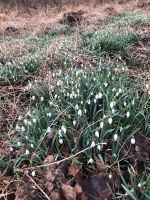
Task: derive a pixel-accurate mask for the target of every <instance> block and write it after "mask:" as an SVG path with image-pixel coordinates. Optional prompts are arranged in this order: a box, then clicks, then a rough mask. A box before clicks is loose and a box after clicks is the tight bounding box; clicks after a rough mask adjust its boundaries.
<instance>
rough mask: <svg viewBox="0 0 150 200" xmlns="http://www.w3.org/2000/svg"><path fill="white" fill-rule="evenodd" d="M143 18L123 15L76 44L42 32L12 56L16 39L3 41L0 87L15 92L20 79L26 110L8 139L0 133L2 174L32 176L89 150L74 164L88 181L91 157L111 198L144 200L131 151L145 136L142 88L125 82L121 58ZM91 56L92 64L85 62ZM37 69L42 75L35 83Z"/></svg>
mask: <svg viewBox="0 0 150 200" xmlns="http://www.w3.org/2000/svg"><path fill="white" fill-rule="evenodd" d="M148 18H149V15H145V14H137V13H131V14H130V13H126V14H122V15H119V16H117V17H114V18H113V19H111V20H106V21H105V22H104V23H103V24H102V27H100V28H99V30H98V31H96V32H84V31H83V32H82V33H81V35H80V36H78V37H77V36H76V35H75V34H74V33H72V34H71V35H70V36H69V35H68V34H67V33H68V29H67V28H66V27H65V28H60V29H55V30H45V31H43V32H42V33H41V35H40V36H37V37H34V36H26V37H22V38H20V41H19V46H20V44H22V46H23V47H24V49H25V50H26V53H25V54H16V56H13V55H12V51H11V48H10V47H12V46H13V44H14V43H15V41H14V40H15V39H13V38H11V37H8V38H6V40H5V41H3V47H2V48H1V52H0V63H1V64H0V84H1V85H3V86H6V85H9V86H10V85H13V86H14V87H15V86H16V85H20V83H21V82H23V81H24V80H26V81H24V82H23V83H24V85H23V86H22V87H23V90H24V92H25V93H26V99H25V101H26V102H27V103H26V105H25V107H24V111H23V112H22V114H20V115H18V116H17V119H14V121H13V128H12V130H9V132H10V131H13V134H12V135H11V136H9V135H8V133H7V132H6V133H5V134H3V138H2V140H3V141H6V142H7V145H8V148H9V150H10V154H9V155H8V156H5V155H1V156H0V170H4V169H5V168H7V169H8V170H7V171H10V172H11V173H13V174H14V175H15V176H16V177H19V178H21V177H22V173H23V170H22V169H23V167H24V166H28V167H31V168H33V169H34V168H35V169H36V166H39V165H42V164H43V161H44V159H45V158H46V157H47V155H54V157H55V159H56V160H61V159H64V158H66V157H69V156H72V155H75V154H76V153H78V152H80V151H83V150H84V149H86V148H88V149H87V150H86V151H84V152H82V154H79V155H78V157H75V160H76V161H78V162H80V163H82V164H83V166H84V169H86V172H88V173H89V174H90V173H92V171H94V172H95V171H96V170H97V168H96V158H98V160H99V161H100V162H101V163H103V164H104V165H109V166H110V167H109V169H108V170H106V173H107V174H108V175H109V177H110V178H111V179H112V183H111V184H110V185H109V188H110V191H111V195H112V198H113V199H133V200H138V199H139V200H142V199H143V200H145V199H149V195H150V193H149V191H150V177H149V170H150V165H149V163H144V164H143V167H142V168H140V167H139V166H138V164H137V163H138V162H137V161H136V160H135V157H136V155H134V152H133V148H135V145H136V139H137V137H138V136H139V135H143V137H145V138H149V137H150V131H149V126H150V124H149V118H150V115H149V113H150V102H149V99H148V95H147V91H148V86H147V85H146V86H145V85H144V83H143V80H142V79H141V78H137V79H131V77H130V71H128V68H127V63H126V62H125V60H122V59H121V58H123V57H127V58H128V57H129V56H130V53H133V45H135V44H136V43H138V42H139V41H140V37H141V35H142V33H139V32H136V31H135V30H134V28H133V27H132V26H133V25H135V24H139V23H142V22H147V20H148ZM109 23H111V24H113V27H112V28H108V26H107V25H108V24H109ZM127 25H128V26H127ZM104 26H105V29H103V27H104ZM124 26H125V27H124ZM79 31H80V30H79ZM4 49H5V52H4ZM6 49H7V51H6ZM92 56H95V57H96V58H97V62H96V64H95V65H92V64H91V63H90V62H89V61H88V59H90V58H91V57H92ZM83 57H84V59H83ZM118 58H119V59H118ZM82 59H83V60H82ZM81 60H82V62H81ZM85 60H86V61H85ZM87 61H88V62H87ZM43 67H47V71H46V74H45V76H43V77H39V69H43ZM31 75H32V76H31ZM29 77H30V78H29ZM102 143H104V144H103V145H102ZM134 156H135V157H134ZM68 164H70V162H68V163H67V165H68ZM116 176H117V177H118V179H119V181H120V187H119V188H118V189H116V185H115V181H114V180H115V177H116Z"/></svg>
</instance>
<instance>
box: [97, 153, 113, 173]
mask: <svg viewBox="0 0 150 200" xmlns="http://www.w3.org/2000/svg"><path fill="white" fill-rule="evenodd" d="M94 159H95V162H96V167H97V169H98V170H99V171H100V172H107V170H108V169H109V168H110V167H109V165H107V164H103V163H102V162H101V161H100V160H99V159H98V158H97V157H96V156H95V157H94Z"/></svg>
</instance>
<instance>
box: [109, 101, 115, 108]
mask: <svg viewBox="0 0 150 200" xmlns="http://www.w3.org/2000/svg"><path fill="white" fill-rule="evenodd" d="M113 107H114V102H113V101H111V102H110V108H111V109H113Z"/></svg>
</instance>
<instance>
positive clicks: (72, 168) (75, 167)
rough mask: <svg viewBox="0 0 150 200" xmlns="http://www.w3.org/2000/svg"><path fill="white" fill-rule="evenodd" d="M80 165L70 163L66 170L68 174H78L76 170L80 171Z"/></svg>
mask: <svg viewBox="0 0 150 200" xmlns="http://www.w3.org/2000/svg"><path fill="white" fill-rule="evenodd" d="M81 167H82V165H80V164H73V165H71V166H70V167H69V170H68V175H70V176H76V175H77V174H78V172H79V171H80V169H81Z"/></svg>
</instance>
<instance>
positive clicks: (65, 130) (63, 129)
mask: <svg viewBox="0 0 150 200" xmlns="http://www.w3.org/2000/svg"><path fill="white" fill-rule="evenodd" d="M61 130H62V131H63V132H64V133H65V134H66V132H67V129H66V127H65V126H64V125H62V127H61Z"/></svg>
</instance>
